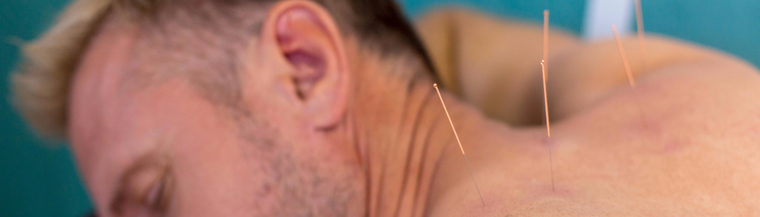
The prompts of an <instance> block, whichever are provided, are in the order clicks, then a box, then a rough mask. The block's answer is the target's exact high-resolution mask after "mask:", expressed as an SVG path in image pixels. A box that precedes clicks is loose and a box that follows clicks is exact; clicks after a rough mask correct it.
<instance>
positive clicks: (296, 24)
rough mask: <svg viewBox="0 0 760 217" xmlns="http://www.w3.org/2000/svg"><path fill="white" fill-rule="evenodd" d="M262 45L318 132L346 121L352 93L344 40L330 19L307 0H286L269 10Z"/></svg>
mask: <svg viewBox="0 0 760 217" xmlns="http://www.w3.org/2000/svg"><path fill="white" fill-rule="evenodd" d="M262 34H264V36H263V37H262V40H264V41H262V42H263V43H264V44H269V45H273V46H272V47H271V48H272V49H269V51H271V52H274V53H273V54H274V55H279V57H281V58H282V59H281V60H282V61H276V62H278V63H279V64H282V65H281V66H277V67H278V68H281V69H285V70H284V72H285V73H284V77H286V78H287V79H279V81H278V82H282V84H283V86H285V87H286V88H284V89H286V92H287V94H286V95H287V96H288V97H290V98H292V99H293V100H288V101H289V102H294V105H293V106H294V107H295V108H296V111H297V112H298V113H300V114H301V115H300V116H301V117H305V118H306V119H307V121H309V122H310V123H311V124H312V125H313V126H314V127H316V128H322V129H325V128H331V127H333V126H335V125H336V124H338V123H339V122H340V120H342V119H343V117H344V114H345V112H346V105H347V101H348V89H349V75H350V73H349V67H348V62H347V58H346V54H345V49H344V43H345V41H344V40H343V38H342V35H341V34H340V31H339V30H338V27H337V25H336V23H335V22H334V20H333V18H332V16H330V15H329V13H327V11H326V10H325V9H324V8H322V7H321V6H319V5H317V4H315V3H312V2H309V1H300V0H297V1H284V2H280V3H278V4H276V5H275V6H273V7H272V9H271V10H270V13H269V15H268V16H267V18H266V19H265V23H264V25H263V26H262Z"/></svg>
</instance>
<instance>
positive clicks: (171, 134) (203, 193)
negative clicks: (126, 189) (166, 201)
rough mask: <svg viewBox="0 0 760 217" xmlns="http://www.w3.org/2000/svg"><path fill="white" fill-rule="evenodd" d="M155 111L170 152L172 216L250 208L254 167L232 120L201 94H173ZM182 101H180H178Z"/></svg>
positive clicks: (229, 212) (230, 212) (237, 211)
mask: <svg viewBox="0 0 760 217" xmlns="http://www.w3.org/2000/svg"><path fill="white" fill-rule="evenodd" d="M177 102H178V103H170V104H171V108H172V109H167V110H164V111H160V112H158V111H157V112H156V113H154V114H156V115H160V116H161V117H160V119H161V120H162V121H159V122H157V123H156V124H158V125H159V126H160V128H161V129H162V131H163V133H164V135H163V136H164V138H167V139H165V140H164V141H162V142H163V143H165V144H164V145H165V146H168V147H167V149H168V151H169V152H170V153H171V157H172V161H173V163H172V172H173V175H174V177H175V189H174V195H173V197H172V202H171V204H170V207H171V210H172V211H171V212H172V213H175V214H176V216H240V215H241V214H242V213H251V212H250V211H251V210H250V209H251V207H250V205H249V204H252V201H250V200H251V197H250V196H249V195H252V194H253V192H254V189H256V186H255V183H252V182H251V180H256V179H255V178H256V177H255V176H254V173H253V171H252V170H251V169H249V168H248V166H247V165H246V161H245V159H244V158H243V157H242V155H241V153H240V150H239V147H240V142H239V140H238V139H237V130H236V128H235V124H234V123H232V122H231V121H229V120H228V118H227V117H226V116H224V114H223V113H222V112H221V110H220V109H216V108H214V106H213V105H211V104H210V103H209V102H208V101H206V100H205V99H198V98H187V99H177ZM179 102H181V104H180V103H179Z"/></svg>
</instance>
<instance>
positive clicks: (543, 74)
mask: <svg viewBox="0 0 760 217" xmlns="http://www.w3.org/2000/svg"><path fill="white" fill-rule="evenodd" d="M543 57H544V59H543V60H541V78H542V80H543V83H544V110H546V135H547V138H548V143H549V173H550V174H551V179H552V192H553V191H554V162H553V160H552V133H551V128H550V127H549V100H548V99H547V97H546V77H547V74H546V73H547V69H546V68H548V65H549V63H548V61H549V10H544V55H543Z"/></svg>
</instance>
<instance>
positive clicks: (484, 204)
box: [433, 83, 486, 207]
mask: <svg viewBox="0 0 760 217" xmlns="http://www.w3.org/2000/svg"><path fill="white" fill-rule="evenodd" d="M433 87H434V88H435V92H437V93H438V98H439V99H441V105H443V111H444V112H446V118H448V119H449V124H451V130H452V131H454V137H455V138H456V139H457V144H459V150H461V151H462V156H464V162H465V163H467V169H468V170H470V177H472V182H473V183H475V189H476V190H478V196H480V202H483V207H485V206H486V201H485V200H483V195H482V194H480V188H479V187H478V182H476V181H475V175H474V174H473V173H472V168H470V162H469V161H468V160H467V155H466V154H464V148H463V147H462V142H461V141H459V135H458V134H457V130H456V128H454V122H452V121H451V116H449V110H448V109H446V103H444V102H443V97H442V96H441V91H440V90H438V84H435V83H434V84H433Z"/></svg>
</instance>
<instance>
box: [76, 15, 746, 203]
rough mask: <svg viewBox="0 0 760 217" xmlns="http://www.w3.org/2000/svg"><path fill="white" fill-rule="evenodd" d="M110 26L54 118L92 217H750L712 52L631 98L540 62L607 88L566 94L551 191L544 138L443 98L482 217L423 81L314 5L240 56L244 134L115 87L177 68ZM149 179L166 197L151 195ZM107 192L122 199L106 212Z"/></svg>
mask: <svg viewBox="0 0 760 217" xmlns="http://www.w3.org/2000/svg"><path fill="white" fill-rule="evenodd" d="M114 23H115V24H113V25H112V26H109V25H106V26H105V27H104V28H102V29H100V30H99V33H98V34H97V35H96V36H95V37H94V38H93V40H92V42H91V44H90V46H89V47H88V50H87V51H86V54H85V56H84V57H83V60H82V62H81V63H80V66H79V67H78V69H77V71H76V76H75V77H74V81H73V83H72V93H71V102H70V108H69V112H70V116H69V120H70V124H69V129H70V131H69V137H70V138H71V145H72V148H73V150H74V154H75V157H76V159H77V162H78V166H79V169H80V173H81V174H82V176H83V179H84V180H85V182H86V184H87V188H88V190H89V192H90V194H91V196H92V198H93V201H94V203H95V205H96V209H97V211H98V213H99V215H101V216H139V215H168V216H250V215H254V216H256V215H265V216H301V215H309V214H311V215H317V216H330V215H338V214H340V215H347V216H367V215H368V216H394V215H397V216H423V215H427V216H461V215H468V216H506V215H529V214H530V215H542V214H543V215H557V214H568V215H569V214H573V215H582V216H585V215H658V214H662V213H666V214H672V215H686V214H704V215H713V214H714V215H718V214H720V215H751V214H757V211H756V210H755V207H753V206H752V204H758V203H757V202H758V201H757V199H756V198H755V197H754V195H757V193H760V192H758V191H759V190H760V186H758V184H756V182H754V180H757V179H758V178H759V177H758V175H760V174H758V171H756V170H753V168H755V167H756V166H757V165H758V161H759V160H760V159H756V158H752V156H756V155H757V153H758V147H757V145H755V144H754V142H755V141H758V138H757V137H758V135H756V133H755V132H756V130H757V129H758V127H760V121H758V118H759V117H758V115H757V112H758V111H760V104H758V103H757V102H754V101H753V100H752V98H753V97H754V96H755V95H756V93H760V78H758V76H757V75H756V72H755V69H753V68H752V67H749V66H748V65H746V64H744V63H741V62H738V61H735V60H733V59H731V58H729V57H725V56H722V55H720V54H714V55H707V56H708V57H705V58H704V59H700V60H699V61H690V62H685V63H681V62H676V64H667V63H663V64H662V67H659V68H658V69H657V70H653V71H651V72H649V73H646V74H645V75H641V76H639V77H638V79H639V86H638V87H637V89H636V90H630V89H627V88H625V86H622V85H620V84H623V83H615V85H613V84H607V83H606V82H604V81H602V80H588V78H584V77H583V76H593V75H596V74H602V73H608V72H613V73H617V72H619V71H621V69H618V67H619V65H618V64H616V63H615V62H613V61H612V59H613V58H615V57H616V56H614V55H606V53H603V52H596V53H595V52H582V53H580V54H576V55H569V57H567V58H564V59H563V58H556V59H557V60H556V61H552V62H553V64H552V65H551V69H552V71H551V73H552V76H557V77H551V79H552V80H551V81H555V80H556V81H560V80H562V79H558V77H559V76H562V72H567V73H568V74H567V75H565V76H570V73H571V72H574V71H583V72H586V73H587V74H581V75H577V74H572V75H573V77H572V78H574V79H577V80H576V81H588V82H592V83H593V81H599V83H602V84H601V85H599V86H601V87H607V86H604V85H611V87H610V88H599V89H598V91H601V92H602V94H601V96H597V95H592V96H594V97H587V96H586V95H587V94H592V91H588V92H579V93H575V92H568V93H573V94H569V95H568V96H567V97H579V98H583V97H586V98H592V99H593V100H589V102H593V103H582V104H578V105H577V106H576V107H573V106H572V105H575V104H572V103H570V104H568V107H570V108H575V109H577V110H573V109H567V110H568V111H572V112H569V113H568V115H567V116H566V117H565V118H563V120H562V121H558V122H554V123H553V124H552V153H553V156H554V182H555V187H556V189H555V190H554V191H552V187H551V186H552V184H551V180H550V178H549V177H550V176H549V163H548V162H549V161H548V149H547V148H548V147H547V146H546V145H545V144H546V143H545V131H544V129H543V128H541V127H530V128H513V127H510V126H508V125H507V124H504V123H503V122H501V121H496V120H491V119H489V118H486V117H484V116H483V115H482V114H481V112H480V110H479V109H477V108H476V107H473V106H470V105H468V104H467V103H464V102H462V101H460V100H459V99H457V98H456V97H454V96H453V95H451V94H450V93H449V92H448V91H446V90H444V91H443V93H442V94H443V98H444V100H445V101H446V103H447V106H448V109H449V112H450V113H451V115H452V117H451V118H452V121H453V123H454V125H455V126H456V127H457V130H458V132H459V135H460V137H461V139H462V142H463V146H464V149H465V151H466V152H467V155H468V158H469V161H470V165H471V166H472V168H473V172H474V175H475V179H476V180H477V181H478V184H479V186H480V190H481V192H483V198H484V200H485V203H486V206H485V207H483V206H482V205H481V204H480V199H479V198H478V196H477V193H476V192H475V191H474V190H475V189H474V185H473V183H472V180H471V179H470V177H469V175H468V172H467V170H466V165H465V164H464V159H463V158H462V156H461V153H460V152H459V149H458V146H457V144H456V142H455V140H454V139H453V134H452V132H451V128H450V127H449V126H448V122H447V120H446V116H445V114H444V113H443V109H442V107H441V105H440V101H439V100H438V98H437V95H436V94H435V90H434V89H433V88H432V79H431V78H429V77H426V76H424V75H420V76H415V77H414V79H408V78H404V77H403V76H391V75H390V74H391V73H389V72H392V71H398V70H415V67H411V66H409V67H407V66H403V65H402V66H399V64H391V62H389V61H388V60H381V59H379V58H378V57H377V56H376V55H375V54H373V53H371V52H367V51H365V50H362V49H361V46H360V45H359V44H357V42H356V40H353V39H351V38H350V37H344V36H342V35H341V34H339V33H338V30H337V27H336V25H335V24H334V22H333V21H332V18H331V17H330V16H329V14H327V13H326V12H325V11H324V10H323V9H321V8H320V7H319V6H316V5H314V4H311V3H308V2H302V1H288V2H284V3H278V4H276V5H275V6H273V7H272V9H270V11H268V15H267V17H266V18H265V21H264V24H263V25H262V30H261V35H260V36H259V37H255V38H252V39H251V40H250V41H249V42H248V43H247V44H246V48H245V49H244V53H243V54H242V55H240V60H241V63H242V64H241V65H240V66H239V67H240V68H239V71H240V72H241V77H240V81H241V84H240V87H241V102H242V103H243V105H245V106H244V107H243V108H245V109H247V110H246V111H247V113H248V114H252V116H254V118H255V120H256V121H255V122H257V123H259V124H255V125H253V126H251V127H250V128H245V127H243V128H241V127H240V126H241V124H240V122H238V121H239V120H238V119H237V118H239V117H238V116H233V115H230V111H229V110H228V109H226V108H224V107H223V106H221V105H218V104H215V103H214V102H212V101H210V100H208V99H205V98H204V97H203V96H202V92H200V91H198V90H197V89H195V88H194V87H193V84H191V83H190V82H189V81H188V79H185V78H182V77H173V78H169V79H166V80H164V81H162V82H158V83H155V84H151V85H147V86H143V85H135V84H131V83H129V82H135V79H129V78H130V77H131V76H140V75H142V74H141V73H152V72H155V71H151V70H146V71H141V70H138V69H145V68H147V69H151V67H158V68H160V69H162V70H176V68H171V67H166V66H167V65H161V64H168V63H173V64H175V65H177V64H180V65H181V64H191V63H188V62H182V61H183V59H181V58H180V59H171V58H163V57H164V56H165V55H167V54H174V55H178V56H181V55H182V53H170V52H177V51H175V50H171V51H165V52H160V51H154V50H155V49H153V48H154V47H152V46H150V45H151V44H150V42H151V41H150V40H148V39H146V38H145V37H143V35H142V32H141V31H140V29H138V28H134V27H132V26H129V25H127V24H119V23H118V22H114ZM653 41H656V40H654V39H653ZM672 43H674V42H670V41H667V40H663V41H662V44H663V45H662V46H665V47H667V46H666V45H669V44H672ZM610 45H612V44H609V43H607V44H601V45H598V46H600V47H603V48H604V49H602V48H600V50H608V49H607V48H609V49H614V47H611V48H610ZM593 47H594V46H593V45H592V46H589V48H588V49H592V48H593ZM651 47H652V48H651V49H650V51H652V52H655V50H657V49H656V48H657V47H659V45H658V43H654V42H653V43H652V45H651ZM672 49H681V48H680V47H679V48H672ZM612 51H615V52H616V50H612ZM605 52H606V51H605ZM705 52H707V51H705ZM296 54H297V55H296ZM613 54H615V53H613ZM299 55H306V56H299ZM630 56H634V55H630ZM595 57H599V59H594V58H595ZM604 58H608V59H609V60H610V61H604V60H605V59H604ZM159 61H164V62H163V63H159ZM314 61H316V62H317V63H318V64H313V63H315V62H314ZM554 62H556V63H554ZM648 62H649V61H648ZM652 62H656V61H654V60H653V61H652ZM666 62H667V61H666ZM394 63H395V62H394ZM536 65H538V62H536ZM137 66H139V67H137ZM169 66H171V64H169ZM589 66H594V67H592V68H591V69H589V68H585V67H589ZM209 73H214V72H213V71H210V72H209ZM621 73H622V72H621ZM314 75H317V76H314ZM576 75H577V78H576V77H574V76H576ZM611 80H614V79H611ZM572 81H573V80H569V81H567V82H572ZM614 81H616V82H617V81H618V80H614ZM570 87H573V86H572V85H568V88H570ZM552 88H559V89H558V90H554V91H552V93H558V92H562V90H565V89H562V88H561V87H559V86H552ZM537 96H538V95H537ZM636 100H637V101H638V102H639V105H641V112H642V113H641V114H643V116H644V117H645V118H644V120H645V123H642V122H641V118H640V116H639V113H637V111H638V110H636V108H635V107H633V106H635V105H636V104H635V103H634V102H635V101H636ZM554 102H555V100H552V101H551V102H550V103H554ZM583 102H585V101H583ZM557 104H560V105H563V104H562V103H560V102H557ZM261 125H265V126H266V127H264V126H261ZM243 126H248V125H245V124H243ZM241 135H244V136H241ZM250 135H252V136H250ZM146 158H147V159H151V160H150V161H148V162H149V163H147V165H148V166H146V167H144V168H142V169H137V171H138V172H137V174H138V175H134V176H128V177H127V178H126V179H125V178H123V177H124V174H125V172H126V171H127V170H128V169H127V167H129V166H128V165H132V164H134V163H135V162H139V161H140V159H146ZM283 164H285V165H290V166H286V167H283V166H282V165H283ZM138 168H141V167H138ZM166 168H169V169H168V170H169V171H171V180H172V181H171V182H168V183H170V184H166V186H164V187H160V186H156V185H155V180H156V177H158V176H161V175H160V174H163V173H164V171H166V170H167V169H166ZM277 169H284V170H288V171H285V173H279V172H283V171H275V170H277ZM282 174H287V175H282ZM124 180H127V181H126V182H125V181H124ZM304 180H306V181H305V182H304ZM315 180H317V181H315ZM169 187H170V188H171V190H168V191H167V192H166V193H155V192H154V191H156V190H161V191H163V190H164V189H166V188H169ZM118 192H122V193H124V194H126V195H127V196H123V197H126V199H117V200H114V197H116V195H117V193H118ZM114 203H116V205H114ZM114 206H116V207H118V209H114ZM156 206H159V207H163V208H166V209H165V211H159V210H157V209H156Z"/></svg>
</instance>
